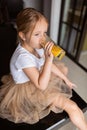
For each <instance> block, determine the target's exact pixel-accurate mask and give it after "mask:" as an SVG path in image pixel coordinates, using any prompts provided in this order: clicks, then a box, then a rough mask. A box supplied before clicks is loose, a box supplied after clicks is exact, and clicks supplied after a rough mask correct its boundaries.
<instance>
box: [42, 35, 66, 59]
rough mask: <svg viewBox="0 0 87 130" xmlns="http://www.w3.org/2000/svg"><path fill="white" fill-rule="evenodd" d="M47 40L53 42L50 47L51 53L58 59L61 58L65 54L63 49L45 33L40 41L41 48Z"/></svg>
mask: <svg viewBox="0 0 87 130" xmlns="http://www.w3.org/2000/svg"><path fill="white" fill-rule="evenodd" d="M48 41H51V42H53V43H54V45H53V48H52V54H53V55H54V57H58V59H59V60H61V59H62V58H63V57H64V56H65V51H64V50H63V49H62V48H61V47H59V46H58V45H56V44H55V42H54V41H53V40H52V39H51V38H50V37H48V36H47V35H46V37H45V40H43V41H42V43H41V45H42V46H43V48H44V46H45V44H46V43H47V42H48Z"/></svg>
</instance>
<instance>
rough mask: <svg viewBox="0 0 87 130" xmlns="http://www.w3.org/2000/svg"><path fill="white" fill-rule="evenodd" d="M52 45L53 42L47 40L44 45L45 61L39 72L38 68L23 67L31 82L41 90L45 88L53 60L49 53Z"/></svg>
mask: <svg viewBox="0 0 87 130" xmlns="http://www.w3.org/2000/svg"><path fill="white" fill-rule="evenodd" d="M52 47H53V43H49V42H48V43H47V44H46V46H45V63H44V66H43V69H42V71H41V72H39V70H37V68H35V67H31V68H25V69H23V71H24V73H25V74H26V75H27V76H28V77H29V79H30V80H31V82H33V83H34V85H35V86H36V87H37V88H39V89H41V90H45V89H46V87H47V86H48V83H49V80H50V75H51V69H52V61H53V55H52V53H51V49H52Z"/></svg>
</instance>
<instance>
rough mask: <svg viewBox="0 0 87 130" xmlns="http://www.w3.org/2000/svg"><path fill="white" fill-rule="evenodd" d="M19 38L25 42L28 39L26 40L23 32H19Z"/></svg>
mask: <svg viewBox="0 0 87 130" xmlns="http://www.w3.org/2000/svg"><path fill="white" fill-rule="evenodd" d="M19 37H20V38H21V39H22V40H23V41H25V40H26V39H25V35H24V33H23V32H19Z"/></svg>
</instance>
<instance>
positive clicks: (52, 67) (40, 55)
mask: <svg viewBox="0 0 87 130" xmlns="http://www.w3.org/2000/svg"><path fill="white" fill-rule="evenodd" d="M47 29H48V22H47V19H46V18H45V17H44V16H43V15H42V14H41V13H40V12H38V11H37V10H35V9H33V8H26V9H23V10H22V11H21V12H20V13H19V14H18V16H17V31H18V36H19V41H20V42H19V44H18V46H17V48H16V50H15V52H14V54H13V56H12V58H11V62H10V70H11V74H10V75H9V76H4V77H3V78H2V81H3V83H4V84H3V85H2V86H1V87H2V89H1V90H0V116H1V117H2V118H7V119H8V120H10V121H13V122H15V123H20V122H25V123H29V124H34V123H36V122H38V121H39V120H40V119H41V118H43V117H45V116H47V115H48V114H49V113H50V111H53V112H55V113H58V112H62V111H63V110H65V111H66V112H67V113H68V115H69V117H70V119H71V121H72V122H73V123H74V124H75V125H76V126H77V127H78V128H79V129H80V130H86V129H87V124H86V121H85V119H84V116H83V113H82V111H81V110H80V109H79V107H78V106H77V105H76V104H75V103H74V102H73V101H71V100H70V97H71V96H72V88H73V86H75V85H74V84H73V83H72V82H70V81H69V79H68V78H67V77H66V74H67V68H66V67H65V66H64V65H63V64H60V63H58V59H57V60H53V54H52V53H51V49H52V47H53V43H52V42H48V43H47V44H46V45H45V48H44V49H43V48H42V45H41V41H42V40H43V39H44V38H45V35H46V33H47ZM55 63H56V64H55Z"/></svg>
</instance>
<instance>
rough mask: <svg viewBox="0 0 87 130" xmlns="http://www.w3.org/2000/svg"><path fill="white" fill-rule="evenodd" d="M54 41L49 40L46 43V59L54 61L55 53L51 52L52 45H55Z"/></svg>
mask: <svg viewBox="0 0 87 130" xmlns="http://www.w3.org/2000/svg"><path fill="white" fill-rule="evenodd" d="M53 45H54V44H53V43H52V42H47V43H46V45H45V48H44V50H45V59H46V60H48V61H52V60H53V54H52V52H51V50H52V47H53Z"/></svg>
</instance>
